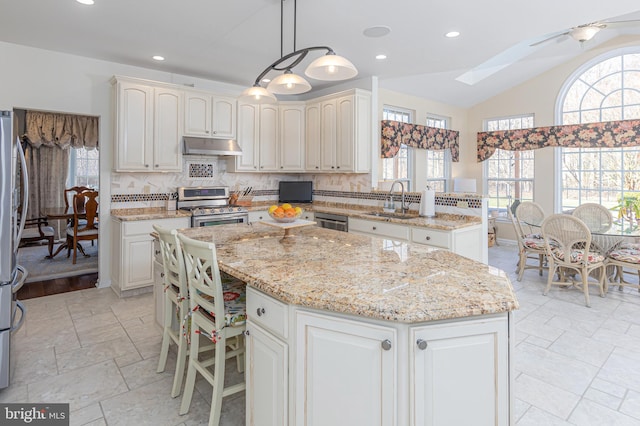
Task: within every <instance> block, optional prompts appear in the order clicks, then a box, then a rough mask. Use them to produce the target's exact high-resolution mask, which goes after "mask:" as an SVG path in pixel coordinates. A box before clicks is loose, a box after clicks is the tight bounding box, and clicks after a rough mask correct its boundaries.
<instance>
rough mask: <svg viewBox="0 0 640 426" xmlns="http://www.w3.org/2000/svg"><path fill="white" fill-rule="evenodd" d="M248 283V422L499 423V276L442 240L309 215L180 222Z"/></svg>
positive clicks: (507, 341) (504, 284)
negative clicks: (428, 241)
mask: <svg viewBox="0 0 640 426" xmlns="http://www.w3.org/2000/svg"><path fill="white" fill-rule="evenodd" d="M180 232H181V233H183V234H184V235H186V236H188V237H191V238H195V239H198V240H201V241H210V242H214V243H215V244H216V247H217V253H218V261H219V266H220V269H221V270H222V271H224V272H226V273H228V274H230V275H233V276H235V277H237V278H239V279H242V280H243V281H245V282H246V283H247V285H248V290H247V313H248V317H249V320H248V323H247V331H248V335H247V368H246V381H247V423H248V424H253V422H254V421H255V422H256V423H261V422H264V424H274V425H275V424H282V425H286V424H292V425H293V424H296V425H297V424H307V425H327V424H332V425H339V424H345V425H346V424H349V425H356V424H362V425H370V424H371V425H374V424H379V425H406V424H421V425H422V424H433V425H439V424H474V425H481V424H491V425H495V424H504V425H507V424H509V423H510V416H511V409H510V400H511V398H510V380H511V379H510V364H511V363H510V354H511V346H512V337H511V336H512V331H511V329H512V318H511V311H512V310H514V309H517V308H518V303H517V300H516V298H515V295H514V293H513V290H512V288H511V284H510V282H509V279H508V278H507V277H506V275H505V274H504V273H503V272H502V271H500V270H497V269H495V268H491V267H488V266H486V265H484V264H481V263H478V262H474V261H472V260H469V259H466V258H464V257H461V256H458V255H456V254H453V253H451V252H448V251H446V250H437V249H433V248H430V247H427V246H420V245H411V244H406V243H401V242H397V241H392V240H385V239H381V238H376V237H369V236H362V235H354V234H349V233H344V232H337V231H332V230H327V229H323V228H318V227H314V226H310V227H304V228H300V229H298V230H297V231H296V232H295V233H294V236H292V237H287V238H283V232H282V230H279V229H275V228H273V227H270V226H266V225H264V224H259V223H256V224H253V225H223V226H216V227H205V228H192V229H184V230H181V231H180Z"/></svg>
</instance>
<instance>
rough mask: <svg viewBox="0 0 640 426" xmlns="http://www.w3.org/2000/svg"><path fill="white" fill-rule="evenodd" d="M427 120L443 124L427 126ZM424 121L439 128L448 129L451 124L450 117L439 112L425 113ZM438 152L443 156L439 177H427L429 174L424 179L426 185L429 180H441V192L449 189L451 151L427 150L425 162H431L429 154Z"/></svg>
mask: <svg viewBox="0 0 640 426" xmlns="http://www.w3.org/2000/svg"><path fill="white" fill-rule="evenodd" d="M429 120H432V121H441V122H443V123H444V126H442V127H440V126H429ZM425 123H426V125H427V126H429V127H437V128H441V129H449V128H450V126H451V117H446V116H444V115H439V114H431V113H427V115H426V117H425ZM435 153H437V154H440V153H442V155H443V157H442V162H443V164H442V171H443V173H442V177H441V178H434V177H429V176H425V180H426V182H427V185H429V183H430V182H443V185H442V187H443V192H449V191H450V185H451V162H452V160H451V151H450V150H448V149H444V150H442V151H434V150H427V154H426V155H427V159H426V163H427V164H431V161H432V160H431V159H430V158H429V157H430V155H433V154H435Z"/></svg>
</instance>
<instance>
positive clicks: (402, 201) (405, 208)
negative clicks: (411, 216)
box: [389, 180, 409, 213]
mask: <svg viewBox="0 0 640 426" xmlns="http://www.w3.org/2000/svg"><path fill="white" fill-rule="evenodd" d="M396 183H398V184H400V190H401V191H402V193H401V196H400V210H401V211H402V213H406V212H407V211H409V205H407V204H406V203H405V199H404V184H403V183H402V181H401V180H394V181H393V183H392V184H391V188H390V189H389V196H390V197H391V202H392V203H393V188H394V187H395V186H396Z"/></svg>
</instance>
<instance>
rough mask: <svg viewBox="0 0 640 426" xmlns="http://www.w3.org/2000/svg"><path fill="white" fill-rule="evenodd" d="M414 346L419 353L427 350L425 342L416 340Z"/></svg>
mask: <svg viewBox="0 0 640 426" xmlns="http://www.w3.org/2000/svg"><path fill="white" fill-rule="evenodd" d="M416 345H418V349H420V350H421V351H424V350H425V349H427V341H426V340H422V339H418V340H417V341H416Z"/></svg>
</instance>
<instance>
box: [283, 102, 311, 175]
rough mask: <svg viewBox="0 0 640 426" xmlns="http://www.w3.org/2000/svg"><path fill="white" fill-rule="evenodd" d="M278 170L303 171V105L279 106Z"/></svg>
mask: <svg viewBox="0 0 640 426" xmlns="http://www.w3.org/2000/svg"><path fill="white" fill-rule="evenodd" d="M279 113H280V170H282V171H286V172H291V171H297V172H301V171H304V143H305V141H304V137H305V133H304V132H305V128H304V121H305V120H304V119H305V112H304V105H286V106H285V105H281V106H280V111H279Z"/></svg>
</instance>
